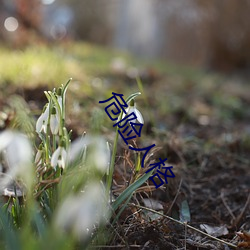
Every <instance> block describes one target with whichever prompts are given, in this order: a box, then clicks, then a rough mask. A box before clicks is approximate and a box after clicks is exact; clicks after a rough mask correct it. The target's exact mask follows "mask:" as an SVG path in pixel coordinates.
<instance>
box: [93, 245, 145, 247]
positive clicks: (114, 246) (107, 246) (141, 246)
mask: <svg viewBox="0 0 250 250" xmlns="http://www.w3.org/2000/svg"><path fill="white" fill-rule="evenodd" d="M124 247H127V246H126V245H116V246H104V245H98V246H90V247H89V248H124ZM129 247H137V248H141V247H142V246H141V245H129Z"/></svg>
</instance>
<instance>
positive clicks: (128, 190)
mask: <svg viewBox="0 0 250 250" xmlns="http://www.w3.org/2000/svg"><path fill="white" fill-rule="evenodd" d="M153 171H154V170H152V171H150V172H149V173H147V174H144V175H143V176H141V177H140V178H139V179H138V180H136V181H135V182H134V183H133V184H131V185H130V186H129V187H128V188H126V189H125V190H124V191H123V192H122V193H121V194H120V195H119V196H118V198H117V199H116V200H115V201H114V202H113V204H112V208H113V210H114V211H115V210H116V209H117V208H118V207H119V206H120V205H121V204H122V202H123V201H124V200H126V199H127V198H128V197H129V196H130V195H131V194H132V193H133V192H134V191H135V190H136V189H137V188H139V187H140V186H141V185H142V184H143V183H144V182H145V181H146V180H147V179H148V178H149V177H150V175H151V174H152V172H153ZM131 197H132V196H131Z"/></svg>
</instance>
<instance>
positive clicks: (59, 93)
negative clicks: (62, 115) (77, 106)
mask: <svg viewBox="0 0 250 250" xmlns="http://www.w3.org/2000/svg"><path fill="white" fill-rule="evenodd" d="M57 101H58V104H59V106H60V108H61V111H62V88H59V89H58V91H57Z"/></svg>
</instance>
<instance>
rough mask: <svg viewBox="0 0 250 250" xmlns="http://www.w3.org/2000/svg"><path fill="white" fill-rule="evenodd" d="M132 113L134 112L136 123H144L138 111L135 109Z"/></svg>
mask: <svg viewBox="0 0 250 250" xmlns="http://www.w3.org/2000/svg"><path fill="white" fill-rule="evenodd" d="M134 112H135V115H136V117H137V121H138V122H139V123H141V124H143V123H144V120H143V117H142V114H141V112H140V111H139V110H138V109H135V110H134Z"/></svg>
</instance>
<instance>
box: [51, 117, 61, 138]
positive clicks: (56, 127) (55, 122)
mask: <svg viewBox="0 0 250 250" xmlns="http://www.w3.org/2000/svg"><path fill="white" fill-rule="evenodd" d="M50 130H51V133H52V134H53V135H56V134H57V133H58V131H59V120H58V116H57V115H56V114H53V115H51V117H50Z"/></svg>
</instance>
